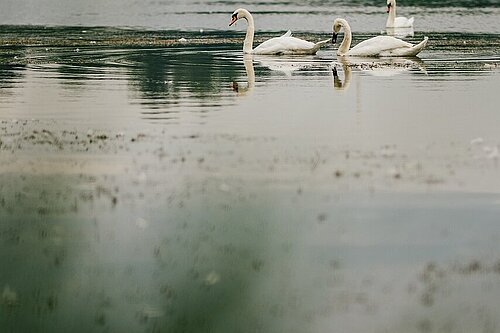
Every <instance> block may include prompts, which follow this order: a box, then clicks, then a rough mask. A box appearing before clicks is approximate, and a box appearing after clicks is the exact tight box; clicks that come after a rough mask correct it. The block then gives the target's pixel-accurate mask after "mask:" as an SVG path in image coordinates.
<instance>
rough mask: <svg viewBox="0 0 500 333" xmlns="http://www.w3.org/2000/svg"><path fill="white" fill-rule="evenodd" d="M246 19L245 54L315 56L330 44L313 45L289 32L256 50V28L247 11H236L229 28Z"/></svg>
mask: <svg viewBox="0 0 500 333" xmlns="http://www.w3.org/2000/svg"><path fill="white" fill-rule="evenodd" d="M242 18H244V19H246V20H247V23H248V27H247V34H246V36H245V41H244V42H243V52H244V53H252V54H315V53H316V52H318V50H319V48H320V47H321V46H323V45H325V44H327V43H328V42H329V40H324V41H321V42H318V43H316V44H315V43H311V42H308V41H305V40H302V39H299V38H295V37H292V32H291V31H290V30H288V31H287V33H285V34H284V35H283V36H281V37H275V38H271V39H269V40H267V41H265V42H263V43H262V44H260V45H259V46H257V47H256V48H255V49H252V47H253V37H254V33H255V26H254V22H253V17H252V14H250V12H249V11H248V10H246V9H243V8H240V9H237V10H235V11H234V13H233V15H231V22H230V23H229V26H231V25H233V24H234V23H235V22H236V21H238V20H239V19H242Z"/></svg>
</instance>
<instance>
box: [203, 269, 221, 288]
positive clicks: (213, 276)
mask: <svg viewBox="0 0 500 333" xmlns="http://www.w3.org/2000/svg"><path fill="white" fill-rule="evenodd" d="M219 281H220V275H219V274H218V273H217V272H216V271H211V272H210V273H208V274H207V276H206V277H205V284H206V285H207V286H213V285H214V284H216V283H217V282H219Z"/></svg>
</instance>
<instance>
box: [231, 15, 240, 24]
mask: <svg viewBox="0 0 500 333" xmlns="http://www.w3.org/2000/svg"><path fill="white" fill-rule="evenodd" d="M236 21H238V16H237V15H236V14H234V15H233V16H231V22H229V26H232V25H233V24H234V23H235V22H236Z"/></svg>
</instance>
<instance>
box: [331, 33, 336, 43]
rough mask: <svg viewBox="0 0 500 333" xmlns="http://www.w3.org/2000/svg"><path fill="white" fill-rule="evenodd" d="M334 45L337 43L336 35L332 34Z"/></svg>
mask: <svg viewBox="0 0 500 333" xmlns="http://www.w3.org/2000/svg"><path fill="white" fill-rule="evenodd" d="M335 43H337V33H335V32H334V33H333V35H332V44H335Z"/></svg>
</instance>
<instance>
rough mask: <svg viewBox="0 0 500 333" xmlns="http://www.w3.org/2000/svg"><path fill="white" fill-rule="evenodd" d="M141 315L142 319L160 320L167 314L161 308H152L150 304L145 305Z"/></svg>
mask: <svg viewBox="0 0 500 333" xmlns="http://www.w3.org/2000/svg"><path fill="white" fill-rule="evenodd" d="M139 313H140V315H141V317H145V318H159V317H163V316H164V315H165V313H164V312H163V310H162V309H161V308H160V307H157V306H152V305H149V304H144V305H143V307H142V309H141V310H140V311H139Z"/></svg>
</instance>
